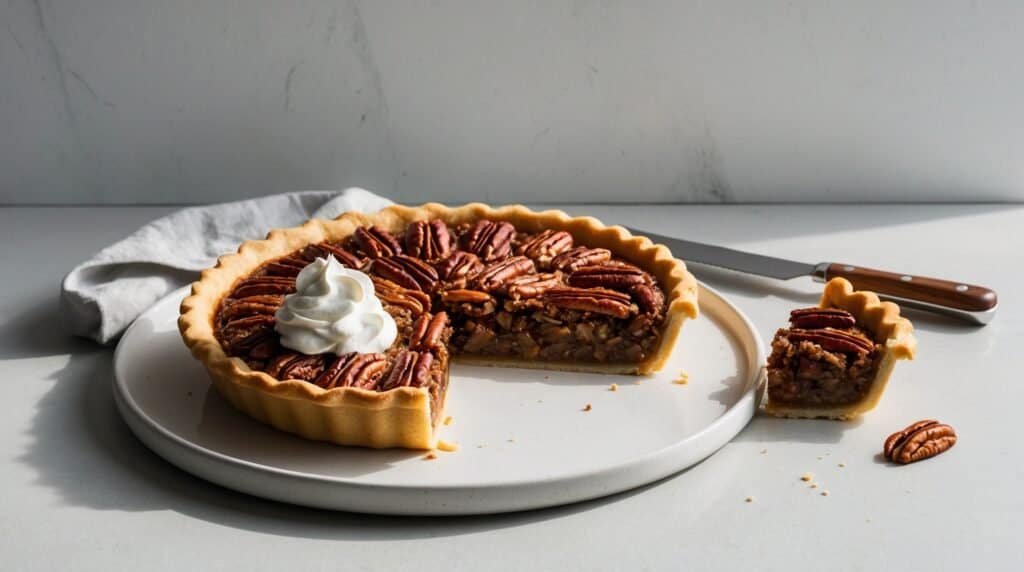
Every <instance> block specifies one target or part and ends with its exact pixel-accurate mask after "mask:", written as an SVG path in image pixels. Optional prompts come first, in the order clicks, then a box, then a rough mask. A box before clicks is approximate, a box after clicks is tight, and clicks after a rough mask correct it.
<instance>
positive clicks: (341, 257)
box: [303, 242, 363, 270]
mask: <svg viewBox="0 0 1024 572" xmlns="http://www.w3.org/2000/svg"><path fill="white" fill-rule="evenodd" d="M303 256H304V258H306V259H307V260H308V261H309V262H312V261H313V260H314V259H316V258H327V257H328V256H333V257H334V259H335V260H337V261H338V262H339V263H341V265H342V266H344V267H346V268H352V269H355V270H359V269H360V268H362V267H363V261H362V260H361V259H360V258H359V257H358V256H356V255H355V254H352V253H351V252H349V251H347V250H345V249H344V248H342V247H340V246H335V245H333V244H331V243H329V242H321V243H319V244H311V245H310V246H309V247H308V248H307V249H306V252H305V253H304V255H303Z"/></svg>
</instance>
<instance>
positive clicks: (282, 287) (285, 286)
mask: <svg viewBox="0 0 1024 572" xmlns="http://www.w3.org/2000/svg"><path fill="white" fill-rule="evenodd" d="M294 291H295V279H294V278H285V277H283V276H254V277H252V278H247V279H245V280H243V281H242V282H241V283H239V284H238V286H235V290H234V291H233V292H232V293H231V297H232V298H248V297H250V296H262V295H267V294H271V295H272V294H291V293H292V292H294Z"/></svg>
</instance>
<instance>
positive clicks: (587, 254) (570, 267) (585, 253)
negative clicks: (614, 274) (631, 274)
mask: <svg viewBox="0 0 1024 572" xmlns="http://www.w3.org/2000/svg"><path fill="white" fill-rule="evenodd" d="M611 259H612V253H611V251H610V250H608V249H607V248H588V247H586V246H577V247H576V248H573V249H571V250H566V251H565V252H563V253H561V254H559V255H558V256H556V257H554V258H552V259H551V267H552V268H554V269H556V270H561V271H562V272H573V271H574V270H576V269H577V268H582V267H584V266H590V265H593V264H600V263H602V262H608V261H609V260H611Z"/></svg>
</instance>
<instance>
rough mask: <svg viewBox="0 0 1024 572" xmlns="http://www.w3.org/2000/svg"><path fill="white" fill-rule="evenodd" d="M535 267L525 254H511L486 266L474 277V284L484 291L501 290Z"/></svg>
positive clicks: (531, 272) (534, 270) (530, 272)
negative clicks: (509, 256) (511, 255)
mask: <svg viewBox="0 0 1024 572" xmlns="http://www.w3.org/2000/svg"><path fill="white" fill-rule="evenodd" d="M536 271H537V269H536V268H535V267H534V265H533V261H532V260H530V259H529V258H527V257H525V256H513V257H511V258H506V259H505V260H502V261H501V262H495V263H494V264H492V265H490V266H488V267H487V268H486V269H485V270H484V271H483V272H481V273H480V274H479V275H478V276H477V277H476V280H475V282H476V285H477V287H479V288H480V289H481V290H483V291H485V292H494V291H496V290H502V289H504V288H505V286H506V285H507V284H508V282H509V281H510V280H512V279H514V278H518V277H520V276H523V275H525V274H533V273H534V272H536Z"/></svg>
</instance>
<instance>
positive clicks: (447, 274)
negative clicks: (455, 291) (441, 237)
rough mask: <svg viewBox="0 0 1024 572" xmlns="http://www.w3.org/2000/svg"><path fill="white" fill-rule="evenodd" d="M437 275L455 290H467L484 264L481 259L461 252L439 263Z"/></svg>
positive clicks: (469, 253)
mask: <svg viewBox="0 0 1024 572" xmlns="http://www.w3.org/2000/svg"><path fill="white" fill-rule="evenodd" d="M436 268H437V275H438V277H439V278H440V279H441V280H444V281H445V283H446V284H448V285H450V286H452V287H454V288H465V287H466V284H468V283H469V281H470V280H471V279H473V278H474V277H475V276H476V275H477V274H479V273H480V271H481V270H483V269H484V263H483V262H480V258H479V257H478V256H477V255H475V254H473V253H471V252H465V251H462V250H459V251H457V252H455V253H454V254H452V255H451V256H449V257H448V258H445V259H444V260H442V261H441V262H438V263H437V266H436Z"/></svg>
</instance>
